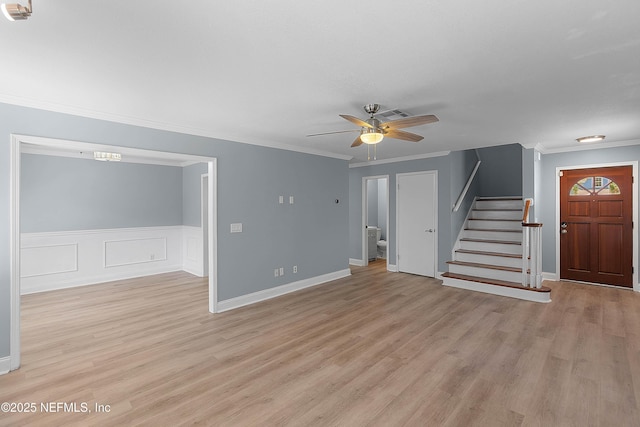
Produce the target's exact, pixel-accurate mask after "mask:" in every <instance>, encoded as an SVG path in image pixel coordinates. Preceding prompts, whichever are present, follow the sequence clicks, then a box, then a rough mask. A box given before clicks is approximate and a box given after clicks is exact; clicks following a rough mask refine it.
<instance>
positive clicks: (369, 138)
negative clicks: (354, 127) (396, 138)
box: [360, 128, 384, 144]
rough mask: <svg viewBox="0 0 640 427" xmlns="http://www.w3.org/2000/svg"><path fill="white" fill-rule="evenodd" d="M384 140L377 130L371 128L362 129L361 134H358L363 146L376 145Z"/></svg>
mask: <svg viewBox="0 0 640 427" xmlns="http://www.w3.org/2000/svg"><path fill="white" fill-rule="evenodd" d="M383 138H384V135H383V134H382V132H380V131H379V130H378V129H373V128H362V133H361V134H360V140H362V142H364V143H365V144H377V143H379V142H380V141H382V139H383Z"/></svg>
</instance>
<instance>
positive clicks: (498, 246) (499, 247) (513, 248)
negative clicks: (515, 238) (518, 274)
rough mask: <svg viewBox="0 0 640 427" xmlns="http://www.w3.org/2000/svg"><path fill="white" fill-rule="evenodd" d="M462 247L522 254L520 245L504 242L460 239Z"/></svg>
mask: <svg viewBox="0 0 640 427" xmlns="http://www.w3.org/2000/svg"><path fill="white" fill-rule="evenodd" d="M460 247H461V248H462V249H469V250H471V251H484V252H499V253H505V254H522V245H509V244H504V243H484V242H465V241H462V240H461V241H460Z"/></svg>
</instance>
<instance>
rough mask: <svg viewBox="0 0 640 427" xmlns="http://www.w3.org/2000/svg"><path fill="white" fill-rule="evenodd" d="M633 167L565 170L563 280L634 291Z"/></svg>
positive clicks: (562, 187)
mask: <svg viewBox="0 0 640 427" xmlns="http://www.w3.org/2000/svg"><path fill="white" fill-rule="evenodd" d="M632 182H633V178H632V168H631V166H618V167H607V168H595V169H574V170H565V171H562V176H561V177H560V279H568V280H579V281H584V282H593V283H603V284H608V285H617V286H624V287H628V288H630V287H632V276H633V271H632V268H633V260H632V256H633V231H632V228H633V224H632V221H631V220H632V213H633V208H632V197H633V196H632V191H631V190H632Z"/></svg>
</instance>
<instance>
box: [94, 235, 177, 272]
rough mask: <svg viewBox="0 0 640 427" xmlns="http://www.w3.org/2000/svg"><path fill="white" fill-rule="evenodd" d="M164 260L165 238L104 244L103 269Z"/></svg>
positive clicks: (165, 250) (114, 241) (165, 253)
mask: <svg viewBox="0 0 640 427" xmlns="http://www.w3.org/2000/svg"><path fill="white" fill-rule="evenodd" d="M166 260H167V238H166V237H155V238H150V239H130V240H111V241H109V242H104V266H105V268H109V267H119V266H122V265H131V264H142V263H145V262H159V261H166Z"/></svg>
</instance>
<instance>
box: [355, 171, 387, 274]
mask: <svg viewBox="0 0 640 427" xmlns="http://www.w3.org/2000/svg"><path fill="white" fill-rule="evenodd" d="M362 224H363V227H362V260H363V265H365V266H368V265H369V262H374V261H375V262H376V263H380V262H383V263H385V265H386V268H387V269H388V268H389V257H388V255H387V254H388V242H389V175H380V176H368V177H364V178H362Z"/></svg>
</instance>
